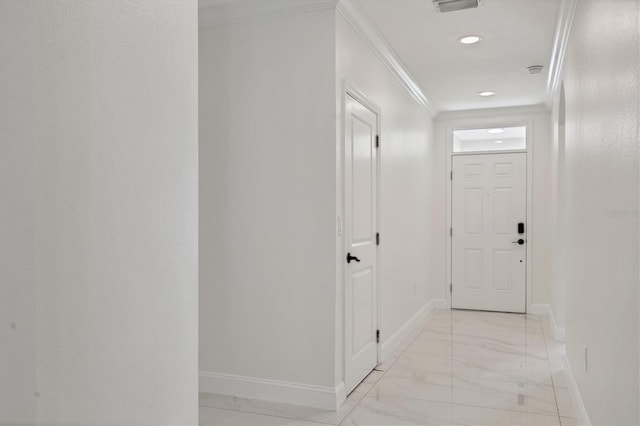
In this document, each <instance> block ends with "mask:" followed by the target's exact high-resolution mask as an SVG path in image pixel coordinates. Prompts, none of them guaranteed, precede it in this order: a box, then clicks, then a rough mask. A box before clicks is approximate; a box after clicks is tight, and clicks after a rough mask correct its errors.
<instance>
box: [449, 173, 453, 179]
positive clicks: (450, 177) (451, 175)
mask: <svg viewBox="0 0 640 426" xmlns="http://www.w3.org/2000/svg"><path fill="white" fill-rule="evenodd" d="M449 179H451V180H453V172H451V174H450V175H449Z"/></svg>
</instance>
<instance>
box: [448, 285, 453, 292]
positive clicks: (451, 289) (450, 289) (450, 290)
mask: <svg viewBox="0 0 640 426" xmlns="http://www.w3.org/2000/svg"><path fill="white" fill-rule="evenodd" d="M449 293H453V283H450V284H449Z"/></svg>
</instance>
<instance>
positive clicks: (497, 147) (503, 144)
mask: <svg viewBox="0 0 640 426" xmlns="http://www.w3.org/2000/svg"><path fill="white" fill-rule="evenodd" d="M524 149H527V128H526V127H525V126H521V127H491V128H486V129H469V130H454V131H453V152H482V151H514V150H524Z"/></svg>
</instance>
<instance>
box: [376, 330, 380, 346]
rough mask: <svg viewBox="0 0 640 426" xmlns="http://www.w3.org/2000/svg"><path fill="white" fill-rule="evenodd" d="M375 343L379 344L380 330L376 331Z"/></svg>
mask: <svg viewBox="0 0 640 426" xmlns="http://www.w3.org/2000/svg"><path fill="white" fill-rule="evenodd" d="M376 343H380V330H376Z"/></svg>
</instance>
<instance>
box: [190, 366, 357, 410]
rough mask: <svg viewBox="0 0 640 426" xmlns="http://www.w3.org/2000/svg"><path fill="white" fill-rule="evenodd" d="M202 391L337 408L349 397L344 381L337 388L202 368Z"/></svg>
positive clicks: (323, 407)
mask: <svg viewBox="0 0 640 426" xmlns="http://www.w3.org/2000/svg"><path fill="white" fill-rule="evenodd" d="M199 389H200V392H208V393H216V394H221V395H231V396H235V397H238V398H247V399H260V400H264V401H273V402H280V403H286V404H294V405H302V406H306V407H314V408H322V409H325V410H337V409H338V407H340V405H342V403H343V402H344V401H345V399H346V393H345V388H344V382H340V384H338V385H337V386H335V387H330V386H317V385H307V384H302V383H292V382H284V381H280V380H271V379H261V378H258V377H247V376H236V375H233V374H223V373H215V372H212V371H200V386H199Z"/></svg>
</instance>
